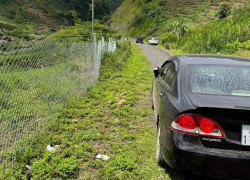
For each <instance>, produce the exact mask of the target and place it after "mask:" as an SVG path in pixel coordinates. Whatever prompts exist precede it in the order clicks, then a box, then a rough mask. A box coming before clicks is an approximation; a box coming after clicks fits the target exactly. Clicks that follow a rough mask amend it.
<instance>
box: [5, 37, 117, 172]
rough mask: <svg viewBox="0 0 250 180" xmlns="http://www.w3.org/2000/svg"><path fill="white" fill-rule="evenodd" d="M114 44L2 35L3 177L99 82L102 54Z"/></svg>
mask: <svg viewBox="0 0 250 180" xmlns="http://www.w3.org/2000/svg"><path fill="white" fill-rule="evenodd" d="M115 48H116V44H115V42H112V41H109V42H104V40H102V41H99V42H98V43H96V42H95V43H83V42H77V43H62V42H57V41H55V39H52V38H51V39H47V40H43V41H39V42H27V41H24V40H20V39H4V38H2V39H0V87H1V89H0V175H1V173H2V172H3V171H2V172H1V169H2V170H3V169H5V168H6V167H9V166H11V165H12V163H13V160H14V159H15V153H16V152H20V151H22V150H24V149H25V147H26V146H27V145H28V143H29V139H30V138H31V137H33V136H34V135H35V134H36V133H38V132H39V131H44V130H46V124H48V122H49V121H50V120H52V119H53V118H55V116H56V115H55V114H56V113H57V112H58V111H59V110H60V109H62V108H63V107H64V106H65V104H66V103H67V102H69V101H72V100H74V99H76V98H77V97H80V96H81V94H82V93H84V92H85V91H86V89H87V87H89V86H93V85H95V83H96V82H97V80H98V76H99V67H100V64H101V55H102V53H103V52H104V51H115Z"/></svg>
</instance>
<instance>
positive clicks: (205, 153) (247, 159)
mask: <svg viewBox="0 0 250 180" xmlns="http://www.w3.org/2000/svg"><path fill="white" fill-rule="evenodd" d="M154 75H155V78H154V80H153V87H152V96H153V109H154V112H155V119H156V121H157V150H156V156H157V162H158V164H159V165H164V164H167V165H169V166H170V167H172V168H176V169H179V170H181V171H186V172H190V173H194V174H202V175H207V176H215V177H225V178H232V179H238V178H239V179H250V59H248V58H241V57H232V56H213V55H183V56H182V55H179V56H173V57H171V58H170V59H169V60H167V61H166V62H165V63H164V64H163V65H162V66H161V68H156V69H155V70H154Z"/></svg>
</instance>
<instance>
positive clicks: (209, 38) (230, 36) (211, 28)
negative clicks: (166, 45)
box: [176, 3, 250, 53]
mask: <svg viewBox="0 0 250 180" xmlns="http://www.w3.org/2000/svg"><path fill="white" fill-rule="evenodd" d="M249 29H250V3H247V4H245V6H243V7H242V8H240V9H238V10H236V11H235V12H234V14H233V15H232V17H230V18H228V19H223V20H216V21H213V22H211V23H207V24H205V25H203V26H200V27H197V28H194V29H192V30H190V31H189V32H188V33H187V34H186V35H185V36H183V37H181V38H179V39H178V41H177V42H176V45H177V46H176V47H177V48H182V49H183V50H184V51H187V52H189V53H221V52H227V53H234V52H236V51H237V50H250V41H249V40H250V30H249Z"/></svg>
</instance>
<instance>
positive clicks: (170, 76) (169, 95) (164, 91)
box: [159, 60, 179, 148]
mask: <svg viewBox="0 0 250 180" xmlns="http://www.w3.org/2000/svg"><path fill="white" fill-rule="evenodd" d="M177 77H178V71H177V61H176V60H172V61H171V62H170V63H169V67H168V69H166V70H165V72H164V73H163V75H161V77H160V87H159V119H160V123H161V125H162V127H161V132H162V133H163V134H165V136H162V138H166V137H169V136H171V130H170V128H169V127H170V124H171V123H172V121H173V120H174V119H175V117H176V116H177V114H178V113H179V111H178V110H177V108H176V107H177V103H178V91H177V89H178V88H177V85H178V82H177V80H178V78H177ZM161 142H167V140H166V139H162V141H161ZM164 146H166V148H168V147H169V146H168V147H167V144H164Z"/></svg>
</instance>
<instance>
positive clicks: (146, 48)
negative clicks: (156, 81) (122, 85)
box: [130, 39, 170, 69]
mask: <svg viewBox="0 0 250 180" xmlns="http://www.w3.org/2000/svg"><path fill="white" fill-rule="evenodd" d="M130 41H131V42H133V43H135V40H134V39H130ZM137 45H138V46H139V47H140V48H141V49H142V50H143V52H144V53H145V54H146V56H147V57H148V59H149V60H150V62H151V67H152V69H154V68H155V67H159V66H161V65H162V64H163V63H164V62H165V61H166V60H167V59H168V58H169V57H170V54H169V53H167V52H165V51H164V50H162V49H159V48H157V46H153V45H147V44H137Z"/></svg>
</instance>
